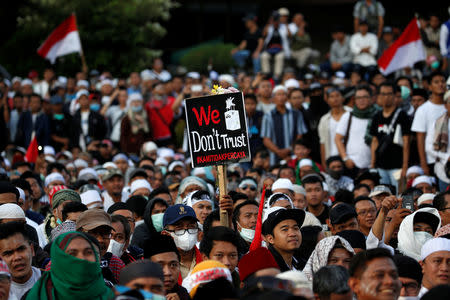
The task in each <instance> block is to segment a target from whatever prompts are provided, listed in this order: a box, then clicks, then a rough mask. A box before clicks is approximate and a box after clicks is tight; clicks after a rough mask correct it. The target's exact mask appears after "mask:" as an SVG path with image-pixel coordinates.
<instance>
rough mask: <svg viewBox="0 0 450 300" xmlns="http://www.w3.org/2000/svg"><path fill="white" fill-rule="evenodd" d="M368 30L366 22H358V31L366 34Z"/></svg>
mask: <svg viewBox="0 0 450 300" xmlns="http://www.w3.org/2000/svg"><path fill="white" fill-rule="evenodd" d="M368 31H369V26H367V24H360V25H359V32H361V34H363V35H364V34H366V33H367V32H368Z"/></svg>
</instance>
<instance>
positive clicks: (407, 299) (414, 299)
mask: <svg viewBox="0 0 450 300" xmlns="http://www.w3.org/2000/svg"><path fill="white" fill-rule="evenodd" d="M417 299H418V298H417V297H415V296H399V297H398V299H397V300H417Z"/></svg>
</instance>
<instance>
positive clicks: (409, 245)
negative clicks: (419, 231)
mask: <svg viewBox="0 0 450 300" xmlns="http://www.w3.org/2000/svg"><path fill="white" fill-rule="evenodd" d="M417 214H419V215H425V214H429V217H430V221H429V222H427V223H432V222H433V223H437V227H435V228H433V230H434V232H436V231H437V230H438V229H439V228H440V227H441V217H440V216H439V212H438V211H437V209H436V208H432V207H424V208H421V209H418V210H416V211H415V212H414V213H412V214H410V215H408V216H406V217H405V218H404V219H403V221H402V222H401V223H400V228H399V229H398V235H397V237H398V250H399V251H400V252H401V253H402V254H404V255H407V256H410V257H412V258H414V259H415V260H417V261H420V260H421V256H420V250H421V249H422V246H423V244H424V243H425V242H424V241H421V240H418V239H417V236H416V235H415V234H414V221H415V220H414V218H415V217H416V215H417ZM433 219H434V221H433ZM416 221H417V220H416ZM430 225H431V224H430ZM432 227H433V226H432ZM432 237H433V236H432V235H431V238H432Z"/></svg>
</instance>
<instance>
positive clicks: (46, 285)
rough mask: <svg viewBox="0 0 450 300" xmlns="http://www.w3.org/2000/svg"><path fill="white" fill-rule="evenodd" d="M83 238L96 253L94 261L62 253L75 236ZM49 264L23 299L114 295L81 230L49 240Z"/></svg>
mask: <svg viewBox="0 0 450 300" xmlns="http://www.w3.org/2000/svg"><path fill="white" fill-rule="evenodd" d="M80 237H81V238H83V239H85V240H86V241H87V242H88V243H89V245H90V246H91V248H92V249H93V250H94V252H95V257H96V259H95V260H96V261H95V262H90V261H87V260H84V259H79V258H76V257H74V256H72V255H69V254H67V253H66V252H65V250H66V248H67V246H68V245H69V244H70V242H71V241H72V240H73V239H75V238H80ZM50 253H51V261H52V266H51V269H50V271H47V272H45V273H44V274H43V275H42V277H41V278H40V279H39V280H38V281H37V282H36V284H35V285H34V286H33V288H32V289H31V290H30V292H29V294H28V296H27V298H26V299H33V300H34V299H39V300H45V299H52V300H57V299H60V300H62V299H64V300H70V299H76V300H83V299H101V300H103V299H105V300H106V299H110V298H112V296H113V292H112V290H110V289H109V288H108V287H107V286H106V285H105V282H104V280H103V275H102V271H101V269H100V261H99V257H98V253H97V252H96V250H95V247H94V245H93V244H92V243H91V241H90V240H89V239H88V238H87V237H86V236H85V235H84V234H83V233H81V232H75V231H72V232H67V233H64V234H61V235H60V236H58V237H57V238H56V239H55V240H54V241H53V243H52V246H51V249H50Z"/></svg>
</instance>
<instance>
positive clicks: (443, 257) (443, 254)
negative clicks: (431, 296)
mask: <svg viewBox="0 0 450 300" xmlns="http://www.w3.org/2000/svg"><path fill="white" fill-rule="evenodd" d="M420 265H421V266H422V273H423V279H422V285H423V286H425V287H426V288H427V289H431V288H432V287H435V286H437V285H439V284H450V251H437V252H434V253H432V254H430V255H428V256H427V257H426V258H425V259H424V260H423V261H420Z"/></svg>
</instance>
